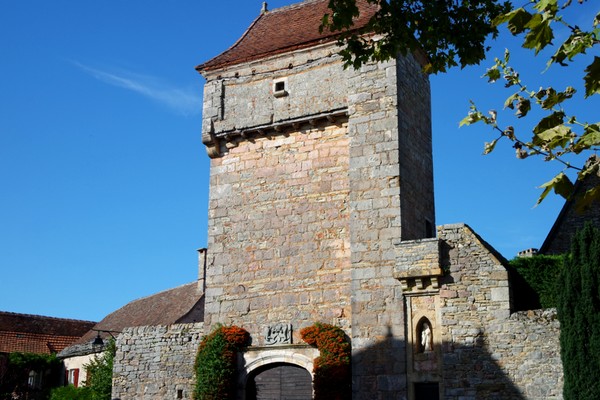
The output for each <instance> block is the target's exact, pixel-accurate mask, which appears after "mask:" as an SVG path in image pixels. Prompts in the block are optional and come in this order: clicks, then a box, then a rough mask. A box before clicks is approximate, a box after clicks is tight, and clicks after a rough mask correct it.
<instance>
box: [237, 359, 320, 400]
mask: <svg viewBox="0 0 600 400" xmlns="http://www.w3.org/2000/svg"><path fill="white" fill-rule="evenodd" d="M312 392H313V391H312V377H311V375H310V372H308V371H307V370H306V369H304V368H302V367H300V366H298V365H294V364H288V363H283V362H280V363H272V364H267V365H263V366H262V367H260V368H257V369H255V370H254V371H252V373H251V374H250V375H249V376H248V381H247V383H246V400H311V399H312Z"/></svg>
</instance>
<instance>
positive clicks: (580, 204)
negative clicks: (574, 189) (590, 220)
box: [575, 186, 600, 214]
mask: <svg viewBox="0 0 600 400" xmlns="http://www.w3.org/2000/svg"><path fill="white" fill-rule="evenodd" d="M597 201H600V186H595V187H593V188H591V189H589V190H587V191H586V192H585V193H584V194H583V196H582V197H581V198H580V199H578V200H577V202H576V203H575V211H576V212H577V213H579V214H581V213H583V212H585V211H586V210H588V209H589V208H590V207H591V205H592V203H594V202H597Z"/></svg>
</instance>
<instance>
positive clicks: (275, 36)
mask: <svg viewBox="0 0 600 400" xmlns="http://www.w3.org/2000/svg"><path fill="white" fill-rule="evenodd" d="M328 3H329V1H328V0H306V1H303V2H301V3H298V4H293V5H290V6H287V7H282V8H277V9H274V10H272V11H267V12H265V13H263V14H261V15H260V16H259V17H258V18H257V19H255V20H254V22H253V23H252V24H251V25H250V27H249V28H248V30H246V32H245V33H244V35H242V37H241V38H240V39H239V40H238V41H237V42H236V43H235V44H234V45H233V46H231V48H229V49H228V50H227V51H225V52H224V53H222V54H220V55H218V56H217V57H215V58H213V59H211V60H209V61H207V62H205V63H203V64H201V65H199V66H197V67H196V69H197V70H198V71H210V70H214V69H218V68H223V67H226V66H229V65H235V64H239V63H241V62H246V61H251V60H256V59H259V58H262V57H266V56H270V55H274V54H279V53H284V52H288V51H292V50H297V49H301V48H305V47H309V46H312V45H315V44H318V43H325V42H330V41H333V40H335V38H336V36H337V35H338V34H337V33H332V32H329V31H328V30H323V32H322V33H320V32H319V26H320V24H321V20H322V18H323V15H325V14H327V13H331V10H330V9H329V8H328V7H327V5H328ZM358 3H359V4H358V5H359V10H360V16H359V17H358V19H357V20H356V21H355V23H354V28H355V29H359V28H361V27H364V26H365V25H366V23H367V22H368V20H369V18H370V17H371V16H372V15H373V14H374V13H375V11H376V10H377V8H376V7H377V6H376V5H373V4H369V3H367V2H366V1H359V2H358Z"/></svg>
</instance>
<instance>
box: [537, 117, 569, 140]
mask: <svg viewBox="0 0 600 400" xmlns="http://www.w3.org/2000/svg"><path fill="white" fill-rule="evenodd" d="M564 120H565V113H564V112H562V111H557V112H553V113H552V114H550V115H548V116H547V117H544V118H542V119H541V120H540V122H539V123H538V124H537V125H536V127H535V128H533V133H535V134H536V135H539V134H541V133H542V132H544V131H546V130H548V129H552V128H554V127H556V126H558V125H561V124H562V123H563V122H564Z"/></svg>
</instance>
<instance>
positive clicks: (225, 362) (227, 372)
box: [194, 325, 250, 400]
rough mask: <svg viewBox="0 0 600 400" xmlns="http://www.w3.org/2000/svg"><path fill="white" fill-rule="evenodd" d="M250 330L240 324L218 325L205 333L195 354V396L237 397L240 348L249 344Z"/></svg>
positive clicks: (201, 399) (215, 399)
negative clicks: (237, 362) (236, 383)
mask: <svg viewBox="0 0 600 400" xmlns="http://www.w3.org/2000/svg"><path fill="white" fill-rule="evenodd" d="M249 340H250V334H249V333H248V332H247V331H246V330H245V329H243V328H239V327H237V326H230V327H225V326H221V325H219V326H217V327H216V328H215V330H213V331H212V332H211V333H210V334H209V335H207V336H205V337H204V338H203V339H202V342H201V343H200V347H199V348H198V354H197V356H196V363H195V366H194V368H195V371H196V387H195V389H194V399H196V400H229V399H234V398H235V382H236V357H237V351H239V350H241V349H242V348H244V347H245V346H247V345H248V343H249Z"/></svg>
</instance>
